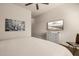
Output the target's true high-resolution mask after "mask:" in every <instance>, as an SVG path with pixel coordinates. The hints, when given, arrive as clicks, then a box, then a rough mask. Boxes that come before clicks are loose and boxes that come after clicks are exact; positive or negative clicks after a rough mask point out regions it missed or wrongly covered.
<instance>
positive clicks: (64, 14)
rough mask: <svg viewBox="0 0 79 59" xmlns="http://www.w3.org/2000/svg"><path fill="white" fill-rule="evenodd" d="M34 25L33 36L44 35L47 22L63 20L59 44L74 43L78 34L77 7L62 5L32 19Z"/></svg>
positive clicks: (78, 18)
mask: <svg viewBox="0 0 79 59" xmlns="http://www.w3.org/2000/svg"><path fill="white" fill-rule="evenodd" d="M34 19H35V24H34V26H33V27H32V32H33V34H35V35H39V34H40V33H46V32H47V31H48V30H47V22H48V21H50V20H54V19H63V20H64V30H63V31H60V43H62V44H66V42H67V41H75V38H76V34H77V33H79V27H78V26H79V5H78V4H64V5H61V6H58V7H55V8H53V9H52V10H49V11H48V12H46V13H44V14H41V15H39V16H36V17H34Z"/></svg>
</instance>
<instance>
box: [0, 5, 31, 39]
mask: <svg viewBox="0 0 79 59" xmlns="http://www.w3.org/2000/svg"><path fill="white" fill-rule="evenodd" d="M6 18H9V19H12V20H21V21H25V31H11V32H5V19H6ZM25 36H26V37H27V36H31V12H30V11H29V10H26V8H22V7H20V6H17V5H15V4H0V40H3V39H11V38H20V37H25Z"/></svg>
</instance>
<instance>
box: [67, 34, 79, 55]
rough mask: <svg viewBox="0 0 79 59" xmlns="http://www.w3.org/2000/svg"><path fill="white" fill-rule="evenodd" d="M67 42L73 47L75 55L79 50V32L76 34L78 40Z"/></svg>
mask: <svg viewBox="0 0 79 59" xmlns="http://www.w3.org/2000/svg"><path fill="white" fill-rule="evenodd" d="M66 43H67V44H69V45H70V46H72V47H73V55H74V54H75V52H76V51H77V47H79V34H78V33H77V35H76V42H66Z"/></svg>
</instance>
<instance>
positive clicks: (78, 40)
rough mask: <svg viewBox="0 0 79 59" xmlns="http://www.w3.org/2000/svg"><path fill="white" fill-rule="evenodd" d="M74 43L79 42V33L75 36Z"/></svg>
mask: <svg viewBox="0 0 79 59" xmlns="http://www.w3.org/2000/svg"><path fill="white" fill-rule="evenodd" d="M76 43H77V44H79V34H77V36H76Z"/></svg>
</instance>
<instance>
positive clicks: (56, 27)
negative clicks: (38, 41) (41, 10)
mask: <svg viewBox="0 0 79 59" xmlns="http://www.w3.org/2000/svg"><path fill="white" fill-rule="evenodd" d="M48 30H52V31H61V30H63V20H53V21H50V22H48Z"/></svg>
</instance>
